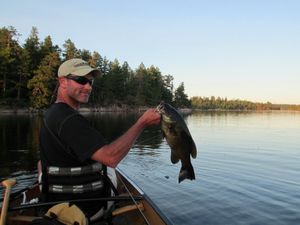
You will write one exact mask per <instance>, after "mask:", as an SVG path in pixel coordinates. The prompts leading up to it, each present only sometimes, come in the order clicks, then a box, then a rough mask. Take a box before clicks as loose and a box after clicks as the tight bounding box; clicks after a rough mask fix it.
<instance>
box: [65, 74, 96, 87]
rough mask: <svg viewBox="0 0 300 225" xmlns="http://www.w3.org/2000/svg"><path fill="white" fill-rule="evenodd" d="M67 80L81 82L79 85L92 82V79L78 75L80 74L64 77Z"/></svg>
mask: <svg viewBox="0 0 300 225" xmlns="http://www.w3.org/2000/svg"><path fill="white" fill-rule="evenodd" d="M66 78H67V79H69V80H74V81H75V82H76V83H78V84H81V85H86V84H87V83H89V84H90V85H91V86H92V85H93V83H94V79H91V80H90V79H88V78H86V77H80V76H67V77H66Z"/></svg>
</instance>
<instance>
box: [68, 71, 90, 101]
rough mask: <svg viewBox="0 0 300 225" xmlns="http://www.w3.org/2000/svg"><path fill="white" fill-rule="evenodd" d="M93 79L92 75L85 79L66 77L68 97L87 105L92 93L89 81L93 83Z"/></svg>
mask: <svg viewBox="0 0 300 225" xmlns="http://www.w3.org/2000/svg"><path fill="white" fill-rule="evenodd" d="M86 79H88V80H86ZM93 79H94V77H93V76H92V75H91V74H88V75H86V76H84V77H78V76H70V77H69V78H68V77H66V82H67V86H66V91H67V94H68V96H69V97H70V98H71V99H73V100H74V101H76V102H78V103H87V102H88V101H89V97H90V94H91V91H92V84H90V83H89V82H87V81H92V80H93Z"/></svg>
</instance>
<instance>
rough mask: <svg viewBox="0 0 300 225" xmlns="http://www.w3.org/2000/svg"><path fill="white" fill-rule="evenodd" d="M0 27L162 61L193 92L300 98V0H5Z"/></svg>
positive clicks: (133, 61)
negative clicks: (33, 28) (36, 31)
mask: <svg viewBox="0 0 300 225" xmlns="http://www.w3.org/2000/svg"><path fill="white" fill-rule="evenodd" d="M0 3H1V4H0V5H1V9H0V12H1V13H0V27H8V26H13V27H14V28H16V30H17V31H18V32H19V33H20V34H21V36H20V38H19V42H20V44H24V42H25V39H26V38H28V36H29V34H30V31H31V28H32V27H33V26H35V27H37V29H38V32H39V38H40V41H43V39H44V38H45V37H46V36H48V35H50V36H51V38H52V41H53V43H54V44H57V45H58V46H59V47H61V48H62V46H63V43H64V42H65V41H66V40H67V39H71V40H72V41H73V42H74V43H75V45H76V47H77V48H78V49H87V50H89V51H91V52H93V51H97V52H99V53H100V54H101V55H102V56H103V57H104V56H105V57H107V58H108V59H109V60H114V59H118V60H119V62H120V63H123V62H125V61H126V62H128V64H129V66H130V67H131V68H132V69H136V68H138V66H139V65H140V64H141V63H144V65H145V66H146V67H150V66H151V65H154V66H156V67H158V68H159V69H160V71H161V73H162V75H168V74H170V75H172V76H173V77H174V86H175V88H176V87H178V85H179V84H180V83H181V82H183V83H184V87H185V92H186V93H187V94H188V96H189V97H193V96H200V97H203V96H205V97H210V96H216V97H217V96H219V97H221V98H225V97H227V99H242V100H249V101H253V102H272V103H285V104H300V13H299V12H300V1H297V0H280V1H279V0H235V1H234V0H228V1H225V0H206V1H204V0H184V1H183V0H127V1H126V0H123V1H122V0H85V1H77V0H73V1H67V0H51V1H38V0H26V1H22V0H9V1H5V0H0Z"/></svg>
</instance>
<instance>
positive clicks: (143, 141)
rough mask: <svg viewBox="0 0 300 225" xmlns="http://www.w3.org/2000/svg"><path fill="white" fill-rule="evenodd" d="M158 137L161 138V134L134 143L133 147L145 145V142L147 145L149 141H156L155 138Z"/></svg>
mask: <svg viewBox="0 0 300 225" xmlns="http://www.w3.org/2000/svg"><path fill="white" fill-rule="evenodd" d="M158 137H161V134H157V135H154V136H152V137H150V138H146V139H144V140H141V141H137V142H136V143H135V145H137V144H147V142H148V143H149V142H150V141H152V140H154V139H156V138H158Z"/></svg>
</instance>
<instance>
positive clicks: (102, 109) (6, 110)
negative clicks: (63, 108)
mask: <svg viewBox="0 0 300 225" xmlns="http://www.w3.org/2000/svg"><path fill="white" fill-rule="evenodd" d="M148 108H149V107H146V106H140V107H130V106H121V107H120V106H117V105H113V106H109V107H102V106H97V107H86V106H83V107H80V108H79V110H78V111H79V112H80V113H115V112H116V113H123V112H125V113H126V112H144V111H146V110H147V109H148ZM179 110H180V111H181V112H182V113H191V112H192V109H190V108H184V109H179ZM44 112H45V110H37V109H33V108H0V115H3V114H43V113H44Z"/></svg>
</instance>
